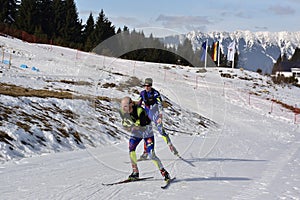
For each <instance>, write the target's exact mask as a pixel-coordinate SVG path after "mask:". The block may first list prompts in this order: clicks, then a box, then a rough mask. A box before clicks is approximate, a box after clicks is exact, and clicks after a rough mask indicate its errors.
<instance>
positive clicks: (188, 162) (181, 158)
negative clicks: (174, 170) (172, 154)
mask: <svg viewBox="0 0 300 200" xmlns="http://www.w3.org/2000/svg"><path fill="white" fill-rule="evenodd" d="M177 156H178V158H179V159H180V160H182V161H184V162H186V163H187V164H189V165H191V166H192V167H195V165H194V164H193V163H192V162H190V161H188V160H186V159H185V158H183V157H181V156H180V155H177Z"/></svg>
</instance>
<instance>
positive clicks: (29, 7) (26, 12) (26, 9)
mask: <svg viewBox="0 0 300 200" xmlns="http://www.w3.org/2000/svg"><path fill="white" fill-rule="evenodd" d="M37 8H38V5H37V2H36V1H33V0H22V1H21V4H20V8H19V11H18V15H17V20H16V26H17V28H18V29H20V30H24V31H26V32H28V33H29V34H33V33H34V31H35V27H36V26H38V9H37Z"/></svg>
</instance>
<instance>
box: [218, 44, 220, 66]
mask: <svg viewBox="0 0 300 200" xmlns="http://www.w3.org/2000/svg"><path fill="white" fill-rule="evenodd" d="M219 66H220V42H218V67H219Z"/></svg>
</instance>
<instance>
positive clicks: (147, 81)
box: [144, 78, 153, 86]
mask: <svg viewBox="0 0 300 200" xmlns="http://www.w3.org/2000/svg"><path fill="white" fill-rule="evenodd" d="M152 83H153V80H152V78H146V79H145V83H144V86H146V85H149V86H152Z"/></svg>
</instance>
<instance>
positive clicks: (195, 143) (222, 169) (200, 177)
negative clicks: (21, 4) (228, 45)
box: [0, 37, 300, 199]
mask: <svg viewBox="0 0 300 200" xmlns="http://www.w3.org/2000/svg"><path fill="white" fill-rule="evenodd" d="M0 45H1V46H2V47H3V49H4V51H5V55H4V57H5V58H4V60H7V59H9V57H10V55H11V58H12V65H11V66H10V67H9V66H8V65H7V64H5V63H1V64H0V71H1V73H0V84H1V87H0V102H1V104H0V117H1V121H0V124H1V126H0V155H1V156H0V160H1V163H0V179H1V183H0V188H1V197H3V198H4V199H33V198H38V199H128V198H130V199H141V198H144V199H183V198H186V199H224V198H225V199H288V198H291V199H297V198H298V197H299V196H300V189H299V180H300V175H299V173H298V171H299V169H300V164H299V159H300V157H299V155H300V153H299V151H300V149H299V141H300V135H299V133H300V130H299V123H300V119H299V110H298V109H297V108H298V107H299V105H300V102H299V99H300V89H299V88H298V87H294V86H289V85H274V84H273V83H272V81H271V80H270V78H269V77H267V76H261V75H260V74H257V73H254V72H251V71H247V70H240V69H234V70H232V69H224V68H223V69H218V68H208V69H207V71H203V70H200V69H199V68H190V67H183V66H177V65H167V64H158V63H146V62H135V61H130V60H122V59H118V58H109V57H104V56H99V55H95V54H92V53H84V52H80V51H77V50H73V49H67V48H62V47H57V46H49V45H41V44H30V43H25V42H22V41H20V40H16V39H11V38H5V37H0ZM21 65H22V66H24V65H26V66H27V68H22V67H20V66H21ZM33 67H35V68H33ZM36 69H38V70H36ZM146 77H152V78H153V79H154V87H155V88H156V89H158V90H159V91H160V92H161V93H162V94H163V98H164V107H165V111H164V112H165V117H164V123H165V127H166V130H167V131H168V132H169V133H170V134H171V138H172V141H174V144H175V146H176V147H177V148H178V150H179V152H180V154H181V155H182V156H183V157H184V159H185V161H183V160H180V159H178V158H176V157H175V156H174V155H172V154H171V153H170V151H169V150H168V149H167V146H166V145H165V143H164V141H163V140H162V138H161V137H160V136H159V135H158V134H157V132H156V131H155V134H156V152H157V154H158V155H159V157H160V158H161V159H162V162H163V163H164V165H165V167H166V168H167V169H168V171H169V172H170V174H171V176H176V182H174V184H172V185H171V187H170V188H169V189H168V190H164V191H163V192H162V190H161V188H160V185H162V184H163V181H162V177H161V175H160V174H159V172H158V170H157V169H156V168H155V166H154V165H153V163H151V162H147V161H145V162H141V163H139V167H140V171H141V176H153V177H154V179H153V180H151V181H145V182H139V183H132V184H131V183H130V184H124V185H119V186H112V187H107V186H103V185H101V183H108V182H114V181H116V180H122V179H124V178H126V177H127V176H128V175H129V174H130V172H131V168H130V165H129V163H128V161H129V157H128V143H127V137H128V135H127V134H128V133H127V132H125V131H124V130H123V129H122V128H121V126H120V118H119V116H118V112H117V111H118V108H119V100H120V99H121V98H122V97H124V96H127V95H129V96H131V97H132V98H133V99H136V98H137V97H138V91H140V90H141V89H142V87H141V84H142V82H143V80H144V78H146ZM141 146H142V145H140V146H139V148H138V151H137V154H138V155H139V154H140V153H141Z"/></svg>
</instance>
